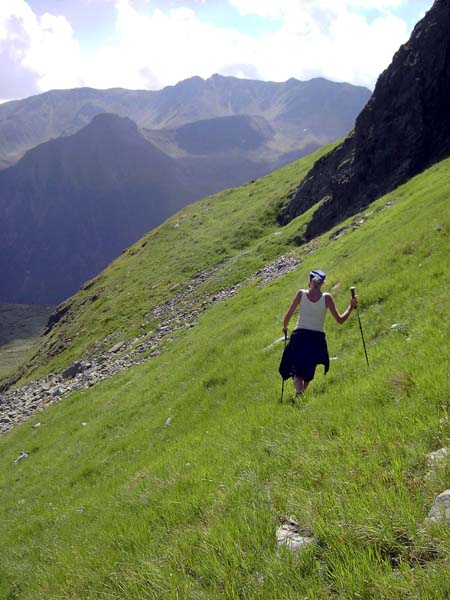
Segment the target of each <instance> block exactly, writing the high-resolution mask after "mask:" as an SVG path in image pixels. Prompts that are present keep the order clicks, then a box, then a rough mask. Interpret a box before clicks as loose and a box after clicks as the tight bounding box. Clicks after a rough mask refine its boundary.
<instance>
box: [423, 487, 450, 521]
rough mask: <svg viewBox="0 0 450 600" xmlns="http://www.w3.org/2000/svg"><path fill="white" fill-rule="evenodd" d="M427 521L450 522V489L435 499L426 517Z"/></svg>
mask: <svg viewBox="0 0 450 600" xmlns="http://www.w3.org/2000/svg"><path fill="white" fill-rule="evenodd" d="M425 521H426V522H427V523H443V522H448V523H449V524H450V490H445V492H442V494H439V496H437V497H436V498H435V499H434V502H433V506H432V507H431V510H430V512H429V513H428V517H427V518H426V519H425Z"/></svg>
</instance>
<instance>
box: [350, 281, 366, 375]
mask: <svg viewBox="0 0 450 600" xmlns="http://www.w3.org/2000/svg"><path fill="white" fill-rule="evenodd" d="M350 292H351V294H352V298H354V297H355V288H354V287H353V286H352V287H351V288H350ZM355 310H356V314H357V315H358V323H359V330H360V332H361V339H362V343H363V347H364V354H365V355H366V363H367V366H368V367H370V365H369V357H368V356H367V350H366V342H365V341H364V334H363V330H362V326H361V319H360V318H359V312H358V307H357V306H355Z"/></svg>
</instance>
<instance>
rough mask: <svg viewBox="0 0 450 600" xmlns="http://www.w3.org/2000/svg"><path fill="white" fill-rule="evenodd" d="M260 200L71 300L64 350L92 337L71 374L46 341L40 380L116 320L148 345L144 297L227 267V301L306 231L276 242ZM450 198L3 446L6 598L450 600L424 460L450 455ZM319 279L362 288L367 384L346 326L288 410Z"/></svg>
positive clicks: (197, 213) (250, 300)
mask: <svg viewBox="0 0 450 600" xmlns="http://www.w3.org/2000/svg"><path fill="white" fill-rule="evenodd" d="M293 168H294V167H293ZM284 173H286V172H284ZM278 176H280V177H281V175H277V177H278ZM265 185H268V182H267V180H266V181H265V182H264V181H261V182H256V183H255V184H253V186H265ZM280 185H281V183H280ZM286 185H287V187H289V184H288V182H287V181H286ZM254 189H258V188H257V187H255V188H254ZM259 189H260V191H264V194H262V195H261V196H259V195H258V198H257V199H255V203H254V204H252V203H251V200H252V196H249V195H248V194H250V193H252V190H253V187H252V186H246V187H244V188H242V189H241V190H239V191H238V195H236V196H234V198H235V203H233V202H232V200H231V199H232V197H233V193H232V192H229V193H228V195H227V194H226V193H224V194H223V195H219V196H218V197H217V198H216V199H215V200H212V199H208V200H206V201H204V202H203V203H200V204H196V205H194V206H192V207H190V208H189V209H188V210H186V211H183V212H182V213H180V214H179V215H177V216H176V217H174V218H172V219H171V220H170V221H169V222H167V223H166V224H165V225H163V226H162V227H160V228H158V229H157V230H155V231H154V232H152V233H150V234H149V235H148V236H147V237H146V238H145V239H144V240H143V241H142V242H141V243H138V244H136V245H135V246H133V247H132V248H130V249H129V250H128V251H127V253H126V255H124V256H123V257H122V258H121V259H119V260H118V261H116V262H115V263H114V264H113V265H112V266H111V267H110V269H108V270H107V271H105V272H104V273H103V274H102V275H100V276H99V277H98V278H97V279H96V280H95V282H94V283H92V285H91V286H90V287H89V286H88V287H87V289H86V290H84V291H82V292H81V293H80V295H79V296H78V297H77V298H75V299H73V300H72V301H71V302H72V308H71V310H70V311H69V312H68V313H66V316H67V315H69V314H71V315H72V318H73V321H72V324H70V323H69V322H67V323H64V322H63V321H64V318H65V317H63V319H62V320H61V321H60V322H59V323H58V324H57V325H56V326H55V328H54V330H53V331H52V332H51V335H53V340H52V341H51V344H54V345H56V344H57V338H56V334H57V333H58V334H59V336H60V339H63V336H66V338H65V339H66V340H67V339H69V338H71V339H77V340H78V341H77V342H75V343H74V344H73V345H72V346H67V348H66V350H64V351H62V352H61V353H59V354H56V355H55V356H54V357H53V358H51V357H50V353H49V350H50V346H51V344H49V346H48V347H47V350H46V352H47V354H46V359H45V360H46V361H47V360H48V358H49V357H50V362H46V364H45V365H44V364H42V365H41V366H39V369H40V371H36V373H38V372H41V373H43V372H44V370H46V369H49V368H51V369H57V368H60V367H61V366H63V365H64V364H67V363H68V361H70V360H73V359H74V358H75V357H77V356H80V355H82V354H83V353H85V352H86V351H88V350H92V349H93V348H94V347H95V340H96V339H99V337H100V338H101V336H102V335H104V334H105V332H106V331H111V330H112V329H111V325H110V323H111V322H114V327H113V330H114V331H116V334H117V336H119V335H129V336H132V335H134V334H135V333H136V332H137V331H139V329H140V325H141V324H142V319H143V318H144V319H145V317H144V313H143V310H144V311H145V309H144V306H145V304H146V302H147V301H148V304H149V305H156V304H157V303H160V302H163V301H165V300H166V299H167V294H168V293H171V294H174V293H175V291H176V290H177V289H179V288H180V287H182V286H183V285H185V282H186V281H188V280H189V278H190V277H191V276H192V274H195V273H196V272H198V271H199V270H201V269H203V270H211V269H212V267H213V266H214V265H217V264H218V263H220V260H221V259H222V258H224V257H228V259H229V260H228V262H226V263H222V265H221V267H220V268H218V269H217V270H216V271H214V273H213V276H211V277H210V278H209V279H207V280H206V282H205V283H204V284H203V285H204V286H205V287H208V289H209V290H210V291H211V290H214V289H215V288H216V289H220V287H223V286H225V285H231V284H233V283H235V282H236V281H238V280H239V281H241V280H243V279H245V278H246V277H247V276H248V275H249V274H250V273H253V272H254V271H255V270H257V269H258V268H259V266H260V265H261V264H262V263H263V262H265V261H267V260H271V259H272V258H274V257H275V256H277V255H278V254H280V253H281V252H284V251H286V248H287V247H289V245H291V246H292V245H293V244H294V243H295V237H296V235H298V233H299V232H301V231H302V228H304V226H305V221H304V220H303V221H294V222H293V223H291V224H290V225H289V228H286V229H283V230H278V229H277V228H276V227H275V226H274V225H273V224H272V223H273V221H271V220H270V219H269V218H268V215H269V214H270V210H271V208H270V207H272V206H273V202H275V200H273V199H272V201H271V200H270V198H271V196H270V194H269V191H268V189H266V188H264V187H261V188H259ZM286 193H288V191H287V190H286ZM274 194H275V192H274ZM449 194H450V160H447V161H444V162H442V163H440V164H438V165H436V166H434V167H432V168H431V169H429V170H428V171H427V172H425V173H424V174H422V175H420V176H418V177H416V178H415V179H413V180H411V181H410V182H408V183H407V184H406V185H404V186H402V187H401V188H399V189H397V190H396V191H395V192H393V193H391V194H390V195H388V196H386V197H384V198H382V199H380V200H379V201H377V202H376V203H374V204H373V205H371V206H370V208H369V209H368V210H367V211H366V212H365V213H364V214H363V215H359V216H358V217H357V218H356V219H355V220H354V221H352V222H347V223H343V224H342V225H340V226H339V231H337V230H335V231H334V232H332V233H331V235H330V234H326V235H324V236H322V237H321V238H319V239H318V240H316V241H315V242H314V244H310V245H309V246H308V247H307V248H305V247H299V248H296V249H294V250H293V252H294V254H296V255H297V256H298V257H300V258H301V259H302V260H303V262H302V264H301V265H300V266H299V268H298V269H297V270H296V271H295V272H292V273H291V274H289V275H286V276H284V277H281V278H279V279H278V280H276V281H275V282H273V283H270V284H268V285H258V282H257V280H255V281H253V282H251V283H249V284H248V285H245V286H243V287H242V288H241V289H240V290H239V291H238V292H237V293H236V294H235V295H234V296H233V297H232V298H230V299H228V300H226V301H224V302H221V303H217V304H214V305H212V306H210V307H208V308H207V309H206V310H205V311H204V312H203V313H202V314H201V315H200V317H199V319H198V324H197V326H196V327H193V328H189V329H186V330H185V331H183V332H182V333H180V334H179V335H178V337H177V339H175V340H174V341H173V342H172V343H171V344H169V345H167V347H166V348H165V349H164V351H163V352H162V354H161V355H160V356H159V357H158V358H155V359H154V360H152V361H150V362H148V363H146V364H144V365H141V366H139V367H136V368H133V369H130V370H128V371H126V372H124V373H121V374H119V375H117V376H115V377H113V378H111V379H109V380H108V381H105V382H103V383H102V384H99V385H97V386H95V387H94V388H92V389H90V390H87V391H84V392H80V393H75V394H73V395H72V396H70V398H69V399H67V400H64V401H63V402H62V403H61V404H59V405H58V406H54V407H51V408H50V409H47V410H46V411H45V412H44V413H42V414H41V415H39V418H34V419H33V420H31V421H30V422H27V423H25V424H23V425H22V426H20V427H17V428H15V429H13V430H12V431H11V432H10V433H8V434H7V435H5V436H3V437H2V438H0V464H1V469H0V491H1V496H2V503H1V506H0V552H1V555H2V557H3V560H2V564H1V566H0V597H2V598H3V597H4V598H20V599H35V598H71V599H72V598H73V599H75V598H77V599H78V598H83V599H85V598H86V599H91V598H92V599H93V598H120V599H121V600H122V599H130V600H136V599H144V598H145V599H148V598H186V599H188V598H189V599H195V598H198V599H211V598H236V599H237V598H246V599H253V598H264V599H281V598H287V599H297V598H321V599H322V598H323V599H326V598H327V599H328V598H332V597H336V598H366V599H369V598H386V599H387V598H392V599H393V598H416V599H419V598H420V599H424V598H425V599H427V598H429V599H430V600H431V599H436V598H437V599H440V598H442V599H444V598H447V597H448V596H449V594H450V583H449V582H450V577H449V576H450V543H449V536H448V525H435V526H433V527H430V526H426V525H425V524H424V519H425V517H426V515H427V512H428V510H429V508H430V506H431V504H432V501H433V498H434V496H435V495H436V494H437V493H439V492H441V491H443V490H444V489H446V488H447V487H448V477H449V475H450V467H449V465H448V464H447V465H446V466H444V467H442V468H441V469H439V470H437V472H436V473H435V475H434V476H433V477H429V476H428V475H427V471H428V467H427V461H426V456H427V454H428V453H429V452H431V451H433V450H436V449H438V448H441V447H446V446H448V445H449V444H450V431H449V418H450V416H449V391H450V390H449V382H448V376H447V375H448V373H447V369H448V358H449V340H448V335H447V333H448V325H449V322H448V307H447V301H448V291H449V288H448V280H449V278H448V266H447V265H448V259H449V247H448V234H449V233H450V218H449V217H450V214H449V210H448V198H449ZM274 197H275V196H274ZM276 197H277V198H278V199H279V198H280V197H281V195H278V196H276ZM263 198H265V200H263ZM266 201H267V204H265V202H266ZM276 201H279V200H276ZM216 204H217V206H216ZM213 205H214V207H213ZM256 206H258V207H260V208H258V209H257V210H255V207H256ZM218 207H220V209H219V208H218ZM221 210H223V212H221ZM258 210H261V213H260V217H261V218H260V219H258V220H255V214H256V215H257V214H258ZM233 211H234V212H233ZM212 214H215V217H216V218H218V220H212ZM210 219H211V220H210ZM201 220H203V223H202V225H201V226H200V225H199V226H198V227H197V226H196V225H195V224H196V223H198V222H199V221H201ZM234 220H235V221H234ZM193 232H195V235H194V233H193ZM275 234H278V235H275ZM289 240H290V241H289ZM239 246H240V248H239ZM132 258H133V260H131V259H132ZM314 267H316V268H317V267H320V268H323V269H324V270H325V271H327V272H328V273H329V279H328V286H329V288H328V289H333V294H334V296H335V298H336V301H337V304H338V305H339V306H340V307H341V308H343V307H344V306H345V305H346V302H347V298H348V288H349V286H350V285H356V286H357V290H358V293H359V296H360V309H359V310H360V315H361V320H362V324H363V327H364V333H365V337H366V341H367V345H368V352H369V357H370V361H371V368H370V369H368V368H367V367H366V365H365V362H364V355H363V352H362V346H361V340H360V333H359V329H358V325H357V320H356V318H355V315H352V317H351V320H350V321H349V322H348V323H347V324H345V325H344V326H343V327H341V328H339V326H338V325H336V324H335V323H332V322H328V326H327V331H328V340H329V348H330V353H331V356H332V357H333V358H334V359H335V360H333V361H332V367H331V371H330V373H329V374H328V375H327V376H326V377H324V376H323V375H322V374H321V373H319V374H318V375H317V378H316V380H315V381H314V383H313V384H312V385H311V388H310V390H308V396H307V398H306V401H305V403H304V404H303V405H301V406H300V407H298V408H293V407H292V406H291V405H290V404H283V405H280V404H279V403H278V398H279V394H280V379H279V377H278V375H277V367H278V361H279V357H280V353H281V346H280V344H277V343H275V344H274V343H273V342H274V341H275V340H277V339H278V338H279V337H280V335H281V323H282V316H283V314H284V312H285V310H286V308H287V306H288V304H289V302H290V300H291V298H292V296H293V295H294V293H295V291H296V289H297V288H298V287H299V286H300V285H304V283H305V281H306V278H307V273H308V272H309V270H310V269H311V268H314ZM141 271H142V272H144V273H145V276H144V278H143V279H144V280H145V281H146V285H147V287H146V288H142V287H141V286H142V281H143V279H142V275H141V274H140V273H141ZM113 281H114V285H115V286H117V287H116V288H111V287H110V284H111V282H113ZM173 286H177V287H175V288H174V289H173V290H171V288H172V287H173ZM94 289H95V290H96V292H95V293H98V294H99V297H98V299H97V300H95V301H88V300H87V298H88V297H89V295H91V294H93V290H94ZM199 289H200V288H199ZM147 299H148V300H147ZM83 302H84V304H82V303H83ZM147 310H148V309H147ZM94 311H95V312H94ZM94 317H95V320H94ZM100 317H101V318H100ZM75 323H76V327H77V328H78V329H77V330H76V331H75V330H74V329H71V327H75ZM153 325H154V324H153V323H151V322H150V321H149V322H148V323H146V324H145V327H152V326H153ZM117 332H122V333H117ZM77 333H78V337H76V334H77ZM71 336H73V338H72V337H71ZM112 337H113V338H114V336H112ZM41 354H44V352H42V353H41ZM288 396H289V394H288ZM38 422H39V423H40V426H39V427H37V426H33V425H37V423H38ZM22 451H25V452H27V453H28V457H27V458H25V459H23V460H21V461H20V462H17V463H15V462H14V460H15V459H16V458H17V457H18V455H19V454H20V452H22ZM286 516H292V517H294V518H295V520H296V521H297V522H298V523H299V524H300V526H301V527H303V528H305V530H310V531H311V532H312V535H313V537H314V538H315V540H316V543H315V544H311V545H310V546H308V548H307V549H306V550H305V551H304V552H301V553H299V554H297V555H293V554H291V553H290V552H289V551H287V550H286V549H284V548H277V546H276V540H275V530H276V527H277V526H278V524H279V522H280V521H282V520H283V519H284V518H286Z"/></svg>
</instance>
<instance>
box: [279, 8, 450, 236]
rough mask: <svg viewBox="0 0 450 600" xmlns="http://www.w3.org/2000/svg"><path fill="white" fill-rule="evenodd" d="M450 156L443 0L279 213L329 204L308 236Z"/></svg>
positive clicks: (449, 44) (285, 217)
mask: <svg viewBox="0 0 450 600" xmlns="http://www.w3.org/2000/svg"><path fill="white" fill-rule="evenodd" d="M448 155H450V0H437V1H436V2H435V3H434V5H433V7H432V8H431V9H430V11H428V13H427V14H426V16H425V17H424V18H423V19H422V21H420V22H419V23H418V24H417V25H416V27H415V29H414V31H413V33H412V35H411V38H410V39H409V41H408V42H407V43H406V44H404V45H403V46H401V47H400V49H399V50H398V52H397V53H396V54H395V56H394V58H393V61H392V63H391V65H390V66H389V68H388V69H386V71H384V72H383V73H382V74H381V76H380V77H379V79H378V82H377V85H376V87H375V91H374V93H373V95H372V97H371V98H370V100H369V102H368V104H367V105H366V107H365V108H364V109H363V111H362V112H361V113H360V115H359V116H358V118H357V120H356V124H355V130H354V132H352V133H351V134H350V135H349V136H348V138H347V139H346V140H345V141H344V142H343V143H342V144H341V145H340V146H338V148H336V149H335V150H334V151H332V152H331V153H330V154H328V155H326V156H325V157H323V158H322V159H321V160H319V161H318V162H317V163H316V164H315V165H314V167H313V168H312V169H311V171H310V172H309V173H308V175H307V176H306V177H305V179H304V180H303V182H302V183H301V185H300V186H299V188H298V189H297V191H296V193H295V195H294V196H293V198H292V199H291V201H290V202H289V203H288V205H287V206H286V207H285V208H284V209H283V211H282V212H281V214H280V216H279V220H280V222H281V223H283V224H284V223H287V222H289V221H290V220H292V219H293V218H295V217H296V216H298V215H300V214H302V213H303V212H305V210H308V209H309V208H310V207H311V206H313V205H314V204H316V203H317V202H320V201H322V202H321V204H320V205H319V207H318V209H317V210H316V211H315V213H314V215H313V218H312V220H311V222H310V224H309V226H308V228H307V231H306V238H307V239H310V238H312V237H314V236H316V235H319V234H320V233H323V232H324V231H326V230H327V229H329V228H330V227H332V226H334V225H335V224H337V223H338V222H340V221H341V220H342V219H345V218H347V217H349V216H351V215H352V214H355V213H356V212H358V211H359V210H361V209H362V208H364V207H365V206H367V205H368V204H369V203H370V202H372V201H373V200H375V199H376V198H379V197H380V196H382V195H383V194H385V193H387V192H389V191H390V190H392V189H394V188H395V187H397V186H398V185H400V184H402V183H404V182H405V181H407V180H408V179H409V178H410V177H412V176H414V175H416V174H418V173H419V172H421V171H423V170H424V169H425V168H427V167H429V166H430V165H431V164H433V163H434V162H436V161H439V160H441V159H443V158H445V157H446V156H448Z"/></svg>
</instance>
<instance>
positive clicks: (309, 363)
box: [280, 269, 358, 396]
mask: <svg viewBox="0 0 450 600" xmlns="http://www.w3.org/2000/svg"><path fill="white" fill-rule="evenodd" d="M325 277H326V275H325V273H324V272H323V271H321V270H320V269H317V270H315V271H311V272H310V274H309V286H308V289H307V290H299V291H298V292H297V294H296V295H295V298H294V300H293V301H292V304H291V306H290V307H289V310H288V311H287V313H286V315H285V317H284V321H283V333H284V335H285V337H286V336H287V328H288V325H289V321H290V319H291V317H292V315H293V314H294V312H295V310H296V309H297V307H298V306H300V312H299V316H298V321H297V325H296V327H295V329H294V331H293V332H292V333H291V337H290V340H289V343H288V344H287V346H286V348H285V350H284V352H283V357H282V359H281V363H280V374H281V376H282V378H283V381H284V380H285V379H288V378H289V377H293V379H294V386H295V391H296V396H301V395H302V394H303V392H304V391H305V390H306V388H307V387H308V385H309V382H310V381H312V380H313V379H314V373H315V370H316V366H317V365H324V367H325V373H327V371H328V369H329V366H330V359H329V356H328V348H327V342H326V338H325V333H324V331H323V324H324V321H325V316H326V312H327V309H328V310H329V311H330V312H331V314H332V315H333V317H334V318H335V319H336V321H337V322H338V323H339V324H340V325H342V323H345V321H346V320H347V319H348V317H349V316H350V313H351V312H352V310H353V309H354V308H356V306H357V304H358V299H357V296H354V297H352V298H351V299H350V304H349V305H348V307H347V309H346V310H345V312H344V313H343V314H342V315H341V314H340V313H339V312H338V311H337V309H336V305H335V303H334V300H333V296H332V295H331V294H327V293H323V292H322V285H323V283H324V281H325Z"/></svg>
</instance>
